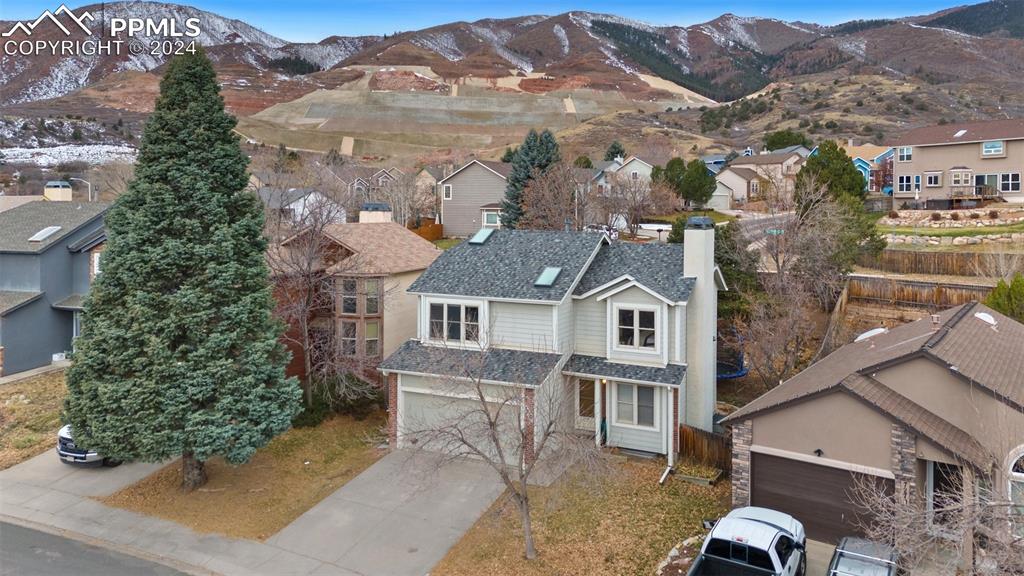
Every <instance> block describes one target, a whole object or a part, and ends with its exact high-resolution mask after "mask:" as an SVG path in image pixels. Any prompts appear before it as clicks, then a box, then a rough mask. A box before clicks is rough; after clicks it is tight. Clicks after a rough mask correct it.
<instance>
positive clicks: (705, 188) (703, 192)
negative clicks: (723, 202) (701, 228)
mask: <svg viewBox="0 0 1024 576" xmlns="http://www.w3.org/2000/svg"><path fill="white" fill-rule="evenodd" d="M717 187H718V182H717V181H715V177H714V176H712V175H711V173H709V172H708V167H707V165H705V164H704V162H702V161H701V160H699V159H694V160H690V162H689V163H688V164H687V165H686V170H685V171H684V172H683V177H682V180H681V181H680V185H679V194H680V196H682V198H683V199H684V200H686V201H688V202H690V204H692V205H694V206H697V207H698V208H703V207H704V205H705V204H707V203H708V201H709V200H711V196H712V195H713V194H714V193H715V188H717Z"/></svg>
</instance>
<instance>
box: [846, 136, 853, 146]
mask: <svg viewBox="0 0 1024 576" xmlns="http://www.w3.org/2000/svg"><path fill="white" fill-rule="evenodd" d="M846 146H847V147H848V148H853V146H854V144H853V138H847V139H846Z"/></svg>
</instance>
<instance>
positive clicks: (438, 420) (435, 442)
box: [401, 391, 521, 464]
mask: <svg viewBox="0 0 1024 576" xmlns="http://www.w3.org/2000/svg"><path fill="white" fill-rule="evenodd" d="M402 394H403V402H402V404H401V410H402V412H403V413H402V415H401V422H402V445H403V446H408V447H411V446H414V445H419V444H420V443H425V447H426V448H427V449H428V450H429V449H433V450H445V451H448V450H449V449H450V448H448V447H446V446H445V444H446V443H449V441H450V438H451V435H450V434H446V433H443V431H446V430H448V431H452V430H454V429H456V428H457V429H458V431H459V433H460V434H461V435H463V436H465V437H466V438H467V439H468V442H469V443H471V444H473V445H474V446H476V447H477V448H478V449H479V450H480V451H481V452H483V453H485V454H487V455H488V456H490V457H492V458H493V457H495V456H496V454H497V450H496V447H495V445H494V441H493V440H492V439H491V434H490V432H489V427H488V425H487V418H486V417H485V416H484V414H483V407H482V406H481V404H480V402H479V401H477V400H471V399H465V398H449V397H445V396H436V395H432V394H423V393H420V392H409V391H403V392H402ZM488 408H489V410H490V411H491V414H495V413H496V412H497V411H498V410H499V409H500V411H501V412H500V417H499V420H498V435H499V436H500V437H501V438H502V439H503V443H502V450H503V452H504V457H505V462H506V463H507V464H512V463H514V462H515V461H516V459H517V458H518V457H519V451H518V446H519V445H520V444H521V442H520V441H519V436H520V429H519V426H518V424H517V421H518V419H519V410H518V408H517V406H514V405H511V404H508V403H506V404H505V405H504V406H499V405H498V404H488ZM438 431H441V432H442V433H438Z"/></svg>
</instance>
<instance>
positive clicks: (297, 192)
mask: <svg viewBox="0 0 1024 576" xmlns="http://www.w3.org/2000/svg"><path fill="white" fill-rule="evenodd" d="M256 194H257V195H258V196H259V197H260V201H261V202H263V206H264V208H265V210H266V213H267V218H268V219H273V221H274V223H275V224H301V223H302V222H306V221H308V218H309V217H310V214H311V213H313V212H314V211H317V210H322V212H321V214H322V215H324V216H330V219H331V220H333V221H335V222H345V220H347V214H346V212H345V208H344V207H342V206H341V205H340V204H338V203H337V202H335V201H334V200H332V199H331V198H329V197H328V196H327V195H325V194H323V193H322V192H319V191H317V190H314V189H312V188H288V189H282V188H267V187H264V188H258V189H257V190H256Z"/></svg>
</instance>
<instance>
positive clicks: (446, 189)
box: [442, 184, 452, 200]
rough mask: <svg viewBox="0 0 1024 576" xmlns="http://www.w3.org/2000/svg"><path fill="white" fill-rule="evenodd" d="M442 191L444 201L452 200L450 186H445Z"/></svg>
mask: <svg viewBox="0 0 1024 576" xmlns="http://www.w3.org/2000/svg"><path fill="white" fill-rule="evenodd" d="M442 190H444V199H445V200H451V199H452V185H451V184H445V185H444V186H443V187H442Z"/></svg>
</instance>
